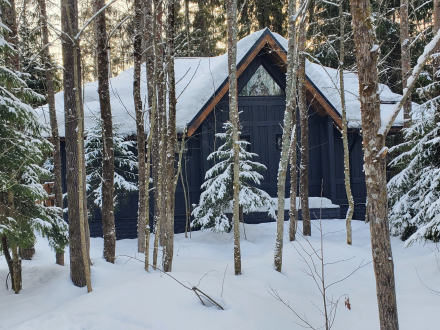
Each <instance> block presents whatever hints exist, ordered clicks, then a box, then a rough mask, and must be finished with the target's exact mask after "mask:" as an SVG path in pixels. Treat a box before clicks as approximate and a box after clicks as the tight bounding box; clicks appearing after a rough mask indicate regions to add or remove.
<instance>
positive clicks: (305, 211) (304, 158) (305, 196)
mask: <svg viewBox="0 0 440 330" xmlns="http://www.w3.org/2000/svg"><path fill="white" fill-rule="evenodd" d="M305 15H306V16H305V17H301V22H300V27H299V31H300V33H299V40H298V44H299V45H298V48H299V65H298V73H299V76H298V99H299V117H300V126H301V149H300V150H301V161H300V180H299V196H300V199H301V215H302V221H303V235H306V236H310V235H311V234H312V226H311V222H310V210H309V111H308V107H307V100H306V56H305V55H304V52H305V50H306V23H307V14H305Z"/></svg>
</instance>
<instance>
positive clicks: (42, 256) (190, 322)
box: [0, 220, 440, 330]
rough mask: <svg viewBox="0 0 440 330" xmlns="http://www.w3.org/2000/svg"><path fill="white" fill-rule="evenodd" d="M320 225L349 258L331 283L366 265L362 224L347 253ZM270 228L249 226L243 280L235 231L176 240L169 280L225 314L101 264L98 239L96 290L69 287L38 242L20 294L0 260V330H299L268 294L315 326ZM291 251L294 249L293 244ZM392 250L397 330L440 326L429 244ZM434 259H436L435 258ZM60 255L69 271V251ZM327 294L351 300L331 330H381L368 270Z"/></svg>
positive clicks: (119, 265)
mask: <svg viewBox="0 0 440 330" xmlns="http://www.w3.org/2000/svg"><path fill="white" fill-rule="evenodd" d="M314 223H315V224H316V222H314ZM299 225H300V226H302V223H301V222H300V224H299ZM287 228H288V223H287V222H286V226H285V229H286V230H287ZM323 228H324V233H329V232H332V233H329V234H328V235H326V236H325V237H324V253H325V261H326V262H328V263H329V262H335V261H338V260H341V259H348V258H352V257H354V258H353V259H351V260H349V261H347V262H343V263H337V264H335V265H329V266H328V268H326V281H327V283H331V282H332V281H335V280H338V279H341V278H343V277H345V276H346V275H347V274H349V273H350V272H351V271H352V270H353V269H355V268H356V267H357V265H358V264H359V263H360V262H361V261H362V260H365V261H366V262H368V261H370V260H371V250H370V242H369V227H368V225H366V224H364V223H363V222H357V221H354V222H353V242H354V245H353V246H351V247H350V246H347V245H346V244H345V232H343V231H340V230H342V229H344V220H324V221H323ZM275 230H276V227H275V223H270V224H260V225H246V234H247V240H244V239H242V245H241V248H242V254H243V255H242V261H243V274H242V275H241V276H234V275H233V260H232V253H233V252H232V235H231V234H214V233H211V232H208V231H205V232H195V233H193V234H192V239H185V238H184V235H183V234H179V235H176V243H175V253H176V255H175V259H174V269H173V270H174V271H173V276H175V277H176V278H177V279H179V280H180V281H182V282H184V283H185V284H189V283H190V284H191V285H197V284H198V283H199V281H200V284H199V287H200V289H201V290H203V291H204V292H206V293H208V294H209V295H211V296H212V297H213V298H214V299H216V300H217V301H218V302H220V303H221V304H222V305H223V306H224V307H225V311H219V310H218V309H216V308H215V307H204V306H203V305H202V304H201V303H200V301H199V300H198V298H197V297H196V296H195V295H194V294H193V293H192V292H190V291H188V290H186V289H184V288H183V287H181V286H180V285H179V284H177V283H176V282H174V281H173V280H171V279H170V278H168V277H167V276H163V275H161V274H160V273H158V272H151V273H146V272H145V271H144V270H143V264H142V263H140V262H138V261H136V260H128V259H127V258H126V257H122V256H120V257H118V258H117V261H116V264H115V265H111V264H108V263H106V262H105V261H104V260H103V258H102V257H101V255H102V245H103V241H102V239H98V238H93V239H92V241H91V256H92V261H93V264H94V265H93V267H92V284H93V292H92V293H91V294H87V293H86V289H85V288H76V287H74V286H73V285H72V284H71V282H70V279H69V267H68V266H66V267H61V266H57V265H55V264H54V260H55V257H54V255H53V253H52V252H51V251H50V249H49V247H48V246H47V243H46V241H45V239H43V238H39V240H38V243H37V246H36V250H37V253H36V255H35V257H34V260H32V261H24V262H23V266H24V280H23V287H24V289H23V291H22V292H21V293H20V294H19V295H15V294H13V293H12V291H6V288H5V285H4V283H5V277H6V274H7V266H6V262H5V260H4V257H3V256H1V257H0V297H1V298H0V329H191V330H195V329H225V330H226V329H228V330H229V329H240V330H245V329H302V328H301V327H300V326H299V325H296V324H295V323H294V322H298V319H297V318H296V317H295V315H294V314H293V313H292V312H291V311H290V310H289V309H288V308H287V307H285V306H284V305H282V304H281V303H280V302H279V301H277V300H275V299H274V298H273V297H272V296H271V294H270V293H269V291H270V288H273V289H276V290H277V292H278V293H279V294H280V296H281V297H282V298H283V299H284V300H285V301H289V302H290V305H291V306H292V308H294V309H295V310H296V311H297V312H298V313H299V314H301V315H306V316H307V318H308V320H309V321H310V322H311V323H312V324H313V325H315V326H316V327H319V326H321V325H322V321H323V319H322V316H320V314H319V312H318V310H317V309H316V307H314V305H313V303H314V304H315V305H317V306H318V307H321V304H322V302H321V296H320V294H319V291H318V289H317V287H316V286H315V284H314V283H313V280H312V279H311V278H310V277H308V276H306V275H305V274H304V273H303V272H302V271H301V268H302V267H303V266H304V265H303V264H302V262H300V261H299V260H298V253H297V252H296V250H295V249H294V247H293V246H292V245H291V244H290V243H289V242H288V241H287V231H286V235H285V239H286V241H285V245H284V263H283V272H282V274H279V273H277V272H276V271H275V270H273V267H272V261H273V248H274V242H275ZM318 234H319V232H318V230H317V229H316V228H313V237H312V238H311V242H312V244H313V245H314V246H316V247H317V246H318V245H319V238H318ZM299 241H300V242H302V243H304V240H303V239H300V240H299ZM294 244H296V246H297V247H298V248H299V246H298V242H295V243H294ZM392 245H393V256H394V261H395V272H396V282H397V299H398V309H399V320H400V328H401V329H408V330H410V329H411V330H412V329H420V330H424V329H435V328H436V327H437V326H439V324H440V315H439V313H438V307H439V306H440V297H439V296H436V295H434V294H432V293H430V292H429V290H428V289H427V288H425V287H424V286H423V284H422V283H421V282H420V280H419V278H418V276H417V273H416V269H417V272H418V274H419V276H420V278H421V279H422V280H423V283H425V284H426V285H427V286H429V287H431V288H433V289H436V290H439V291H440V285H439V283H440V270H439V269H438V268H437V263H436V259H435V252H434V250H435V245H434V244H426V245H423V244H418V245H417V244H416V245H414V246H413V247H410V248H407V249H404V248H403V242H401V241H400V240H399V239H398V238H394V237H392ZM136 250H137V243H136V240H122V241H118V242H117V255H131V256H135V255H136V256H137V257H139V258H140V259H143V258H144V256H143V255H142V254H135V253H134V252H135V251H136ZM437 255H438V257H439V259H440V253H437ZM65 258H66V261H67V264H68V260H69V259H68V258H69V256H68V254H66V256H65ZM127 261H128V262H127ZM227 266H228V268H227V271H226V276H225V279H224V285H223V296H221V293H222V282H223V277H224V273H225V269H226V267H227ZM208 272H209V273H208ZM206 273H208V275H206V276H204V275H205V274H206ZM203 276H204V277H203ZM202 277H203V279H202ZM329 293H330V294H331V295H334V297H339V296H340V295H342V294H348V295H349V297H350V303H351V307H352V309H351V311H349V310H348V309H346V308H345V307H344V306H343V301H342V303H341V304H340V306H339V308H338V311H337V316H336V321H335V324H334V327H333V329H338V330H345V329H347V330H348V329H350V330H352V329H356V330H363V329H365V330H370V329H378V328H379V321H378V313H377V304H376V296H375V282H374V273H373V266H372V264H369V265H368V266H366V267H364V268H362V269H360V270H359V271H358V272H356V273H355V274H354V275H353V276H351V277H350V278H348V279H347V280H345V281H344V282H342V283H340V284H337V285H335V286H332V287H331V288H330V289H329ZM312 302H313V303H312Z"/></svg>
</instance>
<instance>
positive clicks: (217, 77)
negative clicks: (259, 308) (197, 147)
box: [37, 29, 403, 136]
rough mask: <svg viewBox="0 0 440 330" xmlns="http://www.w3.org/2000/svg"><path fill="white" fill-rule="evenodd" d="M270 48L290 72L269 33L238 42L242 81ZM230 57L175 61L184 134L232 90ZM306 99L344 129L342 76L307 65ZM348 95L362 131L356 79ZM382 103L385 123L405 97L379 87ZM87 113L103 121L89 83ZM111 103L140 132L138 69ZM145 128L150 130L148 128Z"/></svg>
mask: <svg viewBox="0 0 440 330" xmlns="http://www.w3.org/2000/svg"><path fill="white" fill-rule="evenodd" d="M262 49H266V50H267V51H268V53H269V55H270V56H271V57H272V59H273V61H274V63H275V64H277V65H278V66H279V67H280V69H281V70H283V71H284V72H285V70H286V69H285V63H286V59H287V56H286V49H287V40H286V39H285V38H283V37H282V36H280V35H278V34H276V33H272V32H271V31H269V29H264V30H261V31H258V32H255V33H253V34H251V35H249V36H247V37H245V38H243V39H241V40H240V41H239V42H238V43H237V71H238V72H237V74H238V76H239V75H240V74H241V73H242V72H243V71H244V70H245V69H246V67H247V66H248V65H249V64H250V63H251V62H252V60H253V59H254V58H255V56H256V55H257V54H258V53H259V52H260V50H262ZM227 62H228V59H227V54H224V55H220V56H217V57H190V58H176V59H175V73H176V82H177V83H176V95H177V128H178V131H182V130H183V128H184V127H185V126H186V127H187V128H188V135H189V136H190V135H192V134H193V133H194V131H195V130H196V129H197V127H199V126H200V124H201V123H202V122H203V120H204V119H205V118H206V117H207V115H208V114H209V113H210V112H211V111H212V109H213V108H214V107H215V105H216V104H217V103H218V102H219V101H220V99H221V98H222V97H223V96H224V95H225V94H226V93H227V91H228V65H227ZM306 74H307V82H306V87H307V98H308V101H309V102H311V103H312V105H313V106H314V108H315V109H316V110H317V111H318V112H326V113H328V114H329V115H330V116H331V117H332V118H333V119H334V120H335V122H336V123H337V124H338V125H339V126H340V125H341V119H340V113H341V108H340V107H341V106H340V96H339V91H338V87H339V78H338V71H337V70H335V69H331V68H325V67H322V66H320V65H318V64H314V63H310V62H309V61H307V63H306ZM344 82H345V91H346V93H345V95H346V98H347V102H346V103H347V119H348V121H349V127H352V128H356V127H360V123H361V116H360V102H359V100H358V95H359V85H358V79H357V76H356V74H354V73H351V72H345V73H344ZM379 88H380V92H381V94H380V98H381V100H382V101H384V102H387V104H381V115H382V118H383V120H384V119H385V118H386V117H387V116H388V115H389V112H390V111H391V109H392V107H393V105H392V104H389V103H394V102H396V101H397V100H399V99H400V98H401V95H398V94H394V93H392V92H391V90H390V89H389V88H388V87H387V86H385V85H382V84H380V87H379ZM83 90H84V112H85V128H87V127H90V126H91V125H93V122H92V120H91V118H92V117H100V113H99V109H100V107H99V97H98V83H97V82H91V83H88V84H85V86H84V87H83ZM141 97H142V100H145V101H146V100H147V82H146V73H145V65H144V64H143V65H142V74H141ZM110 98H111V105H112V113H113V116H114V117H115V119H114V122H119V123H121V124H123V126H122V127H121V130H120V132H121V133H122V134H133V133H135V132H136V122H135V114H134V102H133V68H130V69H128V70H126V71H124V72H122V73H121V74H119V75H118V76H117V77H114V78H112V79H110ZM55 103H56V109H57V117H58V123H59V125H60V127H59V131H60V136H64V135H65V133H64V94H63V92H59V93H57V94H56V95H55ZM37 112H38V115H39V118H40V121H42V122H46V123H49V115H48V108H47V106H44V107H41V108H39V109H37ZM402 123H403V115H402V114H399V116H398V117H397V119H396V122H395V125H396V126H401V125H402ZM146 127H148V126H147V125H146Z"/></svg>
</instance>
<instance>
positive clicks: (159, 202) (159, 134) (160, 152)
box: [153, 0, 166, 269]
mask: <svg viewBox="0 0 440 330" xmlns="http://www.w3.org/2000/svg"><path fill="white" fill-rule="evenodd" d="M153 31H154V35H155V37H154V38H153V42H154V55H155V56H154V60H155V74H154V76H155V81H154V84H155V91H156V94H157V113H156V125H155V128H156V131H155V132H154V133H155V136H154V137H155V140H156V141H155V142H156V143H155V144H156V152H157V153H156V162H155V163H156V177H157V179H156V181H155V182H156V184H155V188H156V190H155V195H154V196H155V207H154V218H155V230H154V247H153V268H154V269H156V268H157V259H158V255H159V239H160V236H161V234H162V233H163V231H162V228H161V227H162V223H163V216H165V213H164V211H163V206H164V199H163V184H162V183H163V172H164V169H163V164H164V154H165V152H164V147H165V146H164V142H165V139H164V133H165V127H166V126H165V125H166V114H165V111H164V108H163V106H164V103H163V88H164V86H163V58H162V54H163V48H162V46H160V45H159V43H161V41H162V40H161V34H162V2H161V1H159V0H154V20H153ZM156 94H155V95H156ZM153 180H154V179H153ZM162 239H163V238H162Z"/></svg>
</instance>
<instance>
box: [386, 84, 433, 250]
mask: <svg viewBox="0 0 440 330" xmlns="http://www.w3.org/2000/svg"><path fill="white" fill-rule="evenodd" d="M437 86H438V82H435V83H433V84H431V85H430V86H428V87H427V88H423V89H421V90H420V93H423V92H429V89H432V88H435V87H437ZM424 94H425V93H424ZM438 106H439V105H438V101H437V100H436V98H435V99H429V100H428V101H427V102H425V103H424V104H422V105H420V106H417V107H416V108H415V109H414V110H413V113H412V114H413V118H416V120H414V122H413V123H412V124H411V126H410V127H408V128H406V129H404V130H403V134H404V141H403V142H402V143H401V144H399V145H397V146H395V147H393V148H391V149H390V152H397V153H400V154H399V155H398V156H397V157H396V158H394V159H393V160H392V162H391V163H390V165H391V166H393V167H395V168H400V169H401V171H400V172H399V173H398V174H397V175H396V176H394V177H393V178H392V179H391V180H390V181H389V183H388V197H389V206H390V208H389V217H390V223H391V233H392V234H394V235H400V236H401V238H402V240H404V241H406V245H410V244H412V243H413V242H415V241H418V240H427V239H431V240H434V241H436V242H437V241H439V240H440V161H439V160H440V139H439V136H440V120H439V117H438V116H436V111H437V108H438Z"/></svg>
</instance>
